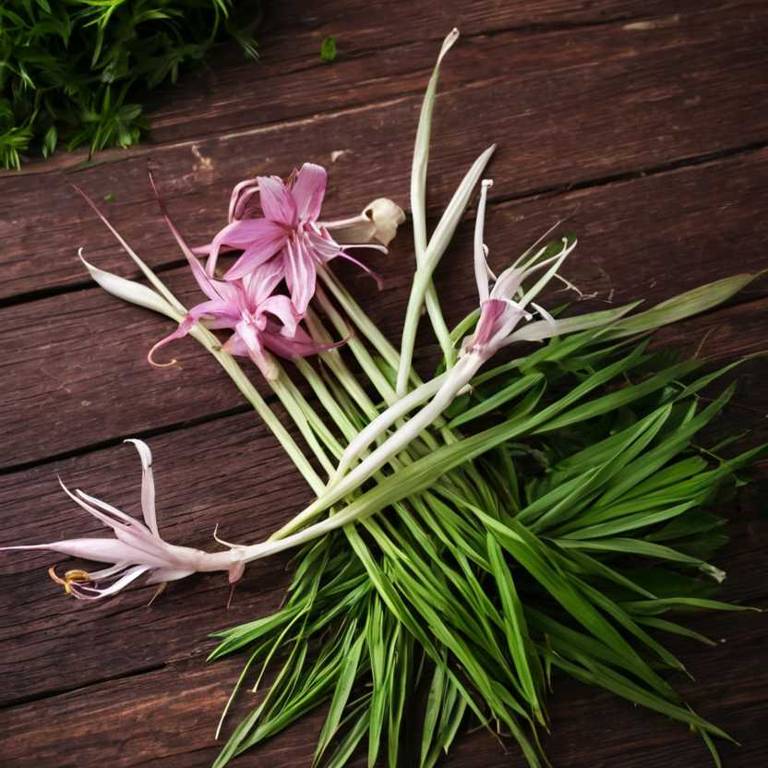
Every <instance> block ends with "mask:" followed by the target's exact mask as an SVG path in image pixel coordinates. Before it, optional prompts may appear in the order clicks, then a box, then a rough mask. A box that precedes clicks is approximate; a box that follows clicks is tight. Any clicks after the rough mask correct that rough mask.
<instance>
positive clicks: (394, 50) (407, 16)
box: [67, 0, 723, 166]
mask: <svg viewBox="0 0 768 768" xmlns="http://www.w3.org/2000/svg"><path fill="white" fill-rule="evenodd" d="M708 5H709V7H708V8H707V9H706V10H707V12H709V13H713V12H715V13H717V12H720V13H722V12H723V9H722V4H719V3H718V4H716V3H711V2H710V3H708ZM669 10H670V9H669V4H668V3H665V2H664V0H648V1H647V2H644V3H638V2H633V1H632V0H605V1H604V2H601V3H600V5H599V7H596V6H594V5H593V4H592V3H590V2H578V3H563V2H561V0H533V1H531V0H524V1H523V2H515V3H503V2H488V1H487V0H481V2H473V3H470V4H467V3H464V2H461V1H460V0H448V2H441V3H432V2H415V3H400V4H399V5H398V7H397V11H396V13H394V14H393V12H392V9H391V7H390V6H387V5H376V6H372V5H371V4H370V3H367V2H364V0H354V1H353V2H349V1H348V0H335V2H306V0H293V1H292V2H281V3H277V4H273V5H272V6H271V7H267V8H265V18H264V22H263V27H262V30H261V32H260V35H259V37H260V44H259V60H258V62H257V63H255V64H254V63H253V62H249V61H245V60H244V59H243V57H242V56H240V55H239V52H238V51H237V46H235V45H232V44H230V45H226V46H223V48H224V50H222V51H221V52H219V53H217V55H216V56H215V57H214V58H213V59H212V61H211V63H210V66H208V67H205V68H201V69H200V71H199V72H197V73H193V74H190V75H189V76H188V77H187V78H185V79H183V80H182V82H181V83H180V85H177V86H176V87H174V88H172V89H171V88H169V89H165V90H163V91H162V92H159V93H158V94H157V96H156V97H155V98H154V99H153V102H154V103H155V104H157V108H155V109H152V111H151V118H150V119H151V121H152V133H151V137H150V140H151V142H152V143H166V142H169V141H180V140H182V139H185V138H190V137H194V136H201V135H202V134H204V133H220V132H226V131H232V130H237V129H242V128H243V127H245V126H254V125H264V124H267V123H275V122H281V121H283V120H288V119H295V118H296V117H300V116H306V115H308V114H313V113H315V112H327V111H329V110H331V109H333V108H342V107H350V106H355V105H363V104H366V103H368V102H369V101H370V100H371V97H372V96H373V94H374V92H375V96H376V99H377V100H379V101H380V100H382V98H384V97H386V96H402V95H404V94H406V93H409V92H413V91H414V89H415V90H416V91H419V90H420V89H421V88H423V83H421V82H420V80H419V78H418V77H417V78H414V77H413V76H412V75H413V70H414V69H416V68H419V69H421V70H422V72H421V74H422V75H423V72H424V71H426V70H427V69H428V68H429V67H430V66H431V65H432V59H431V57H433V56H434V54H435V51H437V49H438V48H439V46H440V42H441V40H442V38H443V37H444V36H445V34H447V32H448V31H449V30H450V29H451V28H452V27H454V26H457V27H458V28H459V29H460V30H461V34H462V44H464V43H465V42H466V41H468V40H470V39H471V38H473V37H476V36H478V35H480V36H485V38H486V39H485V40H484V44H485V45H490V46H494V41H493V39H492V38H491V37H490V36H499V35H501V34H503V33H512V34H514V35H515V36H517V37H518V38H519V37H522V36H538V35H541V34H544V33H547V32H558V31H565V30H576V29H582V28H584V27H589V26H593V25H604V24H615V25H616V27H617V29H619V28H622V27H626V26H627V25H629V27H630V31H631V30H633V29H634V30H636V31H637V30H638V29H639V30H642V29H643V28H644V27H645V28H647V29H652V28H656V27H662V26H669V25H681V24H682V25H684V24H685V23H686V20H687V17H689V16H692V15H695V14H697V13H701V11H702V10H705V9H704V8H703V6H702V3H701V2H694V1H692V0H686V2H678V3H676V5H675V9H674V11H675V12H674V14H670V13H669ZM327 36H333V37H334V38H335V39H336V44H337V58H336V60H335V61H334V63H333V66H328V65H327V64H325V63H323V62H322V61H321V60H320V56H319V53H320V45H321V43H322V41H323V39H324V38H325V37H327ZM526 64H528V62H524V64H523V66H526ZM372 66H374V67H375V68H376V74H375V75H373V76H372V74H371V67H372ZM467 76H469V73H466V74H465V75H464V76H463V77H464V79H466V77H467ZM254 86H255V89H254ZM254 91H256V92H254ZM71 164H72V162H71V160H70V162H69V163H67V165H70V166H71Z"/></svg>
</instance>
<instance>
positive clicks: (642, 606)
mask: <svg viewBox="0 0 768 768" xmlns="http://www.w3.org/2000/svg"><path fill="white" fill-rule="evenodd" d="M642 323H643V321H642V320H640V321H627V323H626V327H627V328H628V329H632V330H635V329H638V330H639V329H640V326H641V325H642ZM620 329H621V326H618V327H617V326H615V325H614V326H613V330H612V331H609V332H608V333H606V332H605V331H604V330H594V329H590V330H587V331H584V332H581V333H576V334H573V335H571V336H567V337H563V338H559V339H553V340H551V341H550V342H548V343H547V344H546V345H545V346H543V347H542V348H541V349H540V350H539V351H537V352H535V353H534V354H532V355H529V356H528V357H526V358H520V359H518V360H516V361H513V362H512V363H509V364H505V365H501V366H498V367H497V368H496V369H493V370H491V371H488V372H486V373H484V374H482V375H481V376H479V377H478V381H479V383H478V384H477V385H476V386H475V387H474V388H473V390H472V393H471V395H468V396H467V397H466V398H465V399H464V401H463V402H462V405H461V407H460V408H459V409H458V411H457V412H456V413H455V414H454V415H453V420H452V422H451V424H450V426H449V427H448V428H450V429H452V434H453V439H452V440H451V441H449V442H448V444H447V445H445V446H444V447H442V448H439V449H437V450H435V451H432V452H429V453H427V454H426V455H425V456H423V457H422V458H420V459H417V460H416V461H414V462H413V463H412V464H410V465H409V466H407V467H405V468H403V469H400V470H398V471H397V472H393V473H391V474H388V475H387V476H386V477H384V478H383V479H381V480H380V481H379V482H378V483H377V486H374V487H373V488H372V489H371V490H369V491H365V492H364V493H363V495H362V496H361V497H359V498H364V497H365V496H366V495H369V494H372V493H375V492H380V491H377V490H376V489H377V488H378V489H381V488H382V487H385V488H386V487H387V486H388V484H389V485H392V487H393V488H395V487H397V488H402V489H404V492H403V494H402V495H401V494H400V493H398V494H397V497H399V500H398V498H396V497H395V496H391V495H390V496H388V497H387V498H388V499H389V503H388V504H387V506H386V507H385V508H384V509H383V513H382V514H380V515H376V516H375V517H368V518H366V519H365V520H363V521H362V522H361V523H359V524H358V525H349V526H347V527H346V528H344V529H342V530H340V531H336V532H334V533H332V534H330V535H328V536H325V537H323V538H322V539H319V540H317V541H315V542H313V543H312V545H311V546H308V547H307V548H306V549H305V550H304V551H303V552H301V553H300V555H299V556H298V557H297V563H298V567H297V569H296V571H295V576H294V580H293V584H292V586H291V588H290V591H289V595H288V598H287V599H286V601H285V603H284V604H283V606H282V607H281V608H280V609H279V610H278V611H277V612H275V613H274V614H272V615H270V616H267V617H264V618H262V619H258V620H256V621H254V622H251V623H249V624H244V625H242V626H239V627H235V628H233V629H231V630H228V631H225V632H222V633H220V635H219V640H220V643H219V646H218V647H217V649H216V650H215V651H214V652H213V654H212V658H219V657H221V656H224V655H227V654H230V653H232V652H234V651H242V650H247V651H248V653H249V660H248V664H247V667H246V673H245V676H246V677H248V676H252V677H255V678H256V679H258V680H262V679H263V678H262V676H263V675H264V669H263V668H262V669H260V670H259V671H255V670H253V669H252V667H251V665H252V664H254V663H255V662H260V663H261V664H262V665H263V666H264V667H267V668H268V667H271V666H272V665H274V666H275V669H274V670H273V674H274V677H273V679H272V683H271V686H270V687H269V689H268V691H267V693H266V694H265V695H264V696H263V698H262V699H261V700H260V701H259V703H257V704H255V705H254V708H253V710H252V712H251V714H250V716H248V717H247V718H246V719H245V720H244V721H243V722H242V723H241V724H240V725H239V726H238V727H237V728H236V729H235V731H234V732H233V733H232V735H231V736H230V738H229V740H228V742H227V743H226V745H225V747H224V748H223V750H222V752H221V754H220V756H219V758H218V760H217V761H216V764H215V765H216V766H217V768H221V767H222V766H224V765H226V764H227V763H228V762H229V761H230V759H232V758H233V757H234V756H236V755H238V754H240V753H242V752H243V751H245V750H246V749H248V748H250V747H252V746H254V745H256V744H258V743H260V742H262V741H263V740H265V739H267V738H269V737H270V736H271V735H273V734H275V733H277V732H278V731H279V730H281V729H282V728H284V727H285V726H287V725H288V724H289V723H291V722H293V721H295V720H296V719H297V718H299V717H300V716H302V715H303V714H305V713H307V712H309V711H310V710H312V709H314V708H316V707H318V706H320V705H321V704H326V705H327V706H328V709H327V715H326V720H325V725H324V726H323V729H322V731H321V736H320V739H319V742H318V746H317V752H316V763H317V764H323V765H330V766H342V765H345V764H346V763H347V762H348V761H349V759H350V758H351V756H352V755H353V753H354V752H355V751H356V750H357V748H358V747H360V746H361V745H363V744H364V743H365V742H367V752H368V758H369V759H368V764H369V765H371V766H372V765H373V764H374V762H376V761H377V760H379V761H383V760H385V761H386V764H387V765H389V766H393V767H394V766H397V765H403V764H408V765H418V766H421V767H423V768H431V766H434V765H435V764H436V763H437V762H438V760H439V759H440V756H441V755H443V754H444V753H445V752H446V751H447V750H448V749H449V747H450V745H451V743H452V742H453V740H454V738H455V737H456V734H457V732H458V730H459V728H460V727H461V725H462V724H467V723H468V722H469V721H473V722H474V724H475V725H478V724H479V725H482V726H483V727H485V728H487V729H489V730H492V731H494V732H497V733H499V734H501V735H504V736H511V737H512V738H513V739H515V740H516V741H517V743H518V744H519V746H520V749H521V750H522V753H523V755H524V757H525V759H526V760H527V763H528V764H529V765H530V766H543V765H546V764H547V763H546V758H545V757H544V756H543V753H542V750H541V747H540V744H539V740H538V731H539V730H540V729H541V728H542V727H543V728H546V726H547V716H546V697H547V694H548V692H549V691H550V690H551V688H552V686H553V685H556V682H557V676H556V675H555V673H559V674H564V675H570V676H572V677H574V678H576V679H578V680H581V681H583V682H586V683H589V684H591V685H596V686H599V687H602V688H604V689H606V690H608V691H610V692H612V693H614V694H616V695H617V696H620V697H622V698H625V699H627V700H629V701H631V702H633V703H635V704H638V705H641V706H644V707H647V708H649V709H651V710H654V711H656V712H659V713H660V714H663V715H665V716H667V717H669V718H672V719H674V720H678V721H680V722H681V723H684V724H685V725H687V726H688V727H689V728H690V729H691V730H692V731H694V732H696V733H698V734H699V735H700V736H701V737H702V738H703V740H704V743H705V746H706V748H708V749H710V750H711V751H712V753H713V755H714V756H715V758H716V755H717V752H716V749H715V745H714V742H713V740H712V737H718V738H724V739H728V738H729V737H728V735H727V734H726V733H724V732H723V731H722V730H720V729H719V728H717V726H715V725H713V724H711V723H709V722H707V721H706V720H705V719H703V718H702V717H700V716H699V715H697V714H696V713H694V712H693V711H692V710H691V709H690V708H689V707H688V706H687V705H686V704H685V703H684V702H683V701H682V700H681V698H680V696H679V695H678V694H677V692H676V691H675V690H674V688H673V687H672V685H671V684H670V682H669V680H668V675H669V673H672V672H684V671H685V668H684V666H683V664H682V662H681V661H680V660H679V659H678V658H676V657H675V656H674V655H673V654H672V653H671V652H670V651H668V650H667V648H666V647H665V646H664V644H663V636H664V635H665V634H666V635H669V634H673V635H682V636H685V637H688V638H690V639H693V640H698V641H700V642H704V643H710V642H711V641H710V640H709V639H708V638H706V637H704V636H702V635H700V634H699V633H696V632H695V631H692V630H690V629H688V628H687V627H686V626H685V625H684V624H682V623H678V621H681V620H682V617H683V615H684V613H683V612H684V611H685V610H691V609H708V610H743V609H742V608H740V607H739V606H732V605H728V604H724V603H720V602H718V601H716V600H713V599H712V598H711V597H710V595H711V593H712V592H713V590H714V589H715V588H716V587H717V584H718V583H719V581H720V580H721V579H722V577H723V575H724V574H723V573H722V572H721V571H720V570H719V569H718V568H716V567H715V566H713V565H712V564H711V563H709V562H708V559H709V558H710V557H711V556H712V555H713V554H714V553H715V552H716V550H717V549H718V548H719V546H721V545H722V543H723V542H724V537H723V535H722V530H723V522H724V521H723V520H722V519H721V518H720V517H719V516H718V515H717V513H716V512H715V509H716V505H715V503H716V500H717V498H718V496H719V493H720V491H721V489H722V488H723V487H725V486H730V487H735V486H736V485H738V484H739V483H740V479H739V476H740V474H741V472H742V471H743V469H744V468H745V467H746V466H748V465H749V464H750V463H751V462H752V461H754V460H755V458H757V457H758V456H759V455H761V454H762V453H764V452H765V449H764V448H756V449H753V450H750V451H747V452H745V453H742V454H736V455H734V456H732V457H731V458H724V457H723V458H715V457H714V455H713V454H714V452H709V451H705V450H703V449H702V448H701V447H700V446H701V443H702V439H701V432H702V430H704V429H705V428H706V427H707V425H708V424H710V423H711V422H712V420H713V419H715V418H716V417H717V416H718V414H719V413H720V412H721V410H722V409H723V408H724V407H725V405H726V404H727V403H728V401H729V399H730V397H731V395H732V392H733V388H732V387H729V388H726V389H725V390H724V391H723V392H722V394H720V395H719V396H718V397H715V398H714V400H710V399H707V400H704V399H701V398H700V397H699V392H700V390H701V389H702V388H703V387H705V386H709V385H710V384H712V383H713V382H715V381H716V379H717V378H718V377H719V376H721V375H723V374H724V373H726V372H728V371H729V370H730V369H731V368H732V367H733V366H726V367H725V368H723V369H721V370H719V371H715V372H709V373H705V374H701V373H700V372H699V371H700V368H701V365H702V364H701V362H700V361H695V360H693V361H692V360H687V361H682V362H678V361H676V360H674V359H671V356H670V354H669V353H668V352H663V353H659V352H649V351H648V349H647V346H646V344H645V343H644V342H643V341H639V340H638V339H637V338H636V337H635V338H633V339H632V340H630V341H629V342H627V341H624V342H617V341H616V337H618V336H620V335H621V333H620ZM480 380H482V381H480ZM349 413H350V414H351V417H352V418H355V419H356V420H357V421H359V422H360V423H361V424H362V423H365V416H364V414H362V413H359V412H356V411H355V408H354V405H350V410H349ZM458 425H461V427H462V429H465V428H466V429H469V428H472V429H473V431H472V433H471V434H465V433H462V432H459V431H458V430H457V429H456V427H457V426H458ZM432 464H435V466H440V467H442V468H443V471H442V472H441V473H440V474H439V477H438V479H437V480H435V475H434V473H433V474H431V475H429V477H430V479H429V481H428V482H426V483H425V482H420V481H419V480H418V479H419V478H424V477H425V476H427V475H425V470H424V468H426V467H428V466H432ZM427 474H428V473H427ZM673 612H677V613H679V614H680V616H681V618H680V619H678V620H677V621H672V620H670V619H668V618H666V615H667V614H668V613H673ZM249 670H250V671H249ZM406 723H407V724H408V725H407V727H408V730H409V734H410V737H409V743H411V744H415V745H416V749H415V752H410V753H409V754H408V755H407V756H406V755H404V753H403V749H404V747H403V746H402V744H403V743H404V739H403V732H402V729H403V728H404V727H405V724H406ZM414 736H415V738H414ZM377 764H378V763H377ZM382 764H383V763H382Z"/></svg>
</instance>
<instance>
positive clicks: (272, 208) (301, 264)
mask: <svg viewBox="0 0 768 768" xmlns="http://www.w3.org/2000/svg"><path fill="white" fill-rule="evenodd" d="M326 184H327V173H326V171H325V168H323V167H322V166H319V165H315V164H314V163H304V165H303V166H302V167H301V169H300V170H299V171H298V172H294V173H293V174H292V175H291V177H290V178H289V179H288V181H287V182H284V181H283V180H282V179H281V178H279V177H278V176H260V177H258V178H256V179H247V180H245V181H242V182H240V183H239V184H237V185H236V186H235V188H234V189H233V191H232V198H231V200H230V206H229V224H227V226H226V227H224V228H223V229H222V230H221V231H220V232H219V233H218V234H217V235H216V236H215V237H214V238H213V240H212V241H211V242H210V243H209V244H208V245H206V246H202V247H201V248H198V249H196V251H197V252H198V253H201V254H207V255H208V260H207V263H206V272H207V273H208V275H209V276H213V274H214V270H215V268H216V262H217V260H218V256H219V253H220V252H221V251H222V249H229V250H240V251H242V253H241V255H240V257H239V258H238V259H237V261H236V262H235V264H234V265H233V266H232V267H231V268H230V269H229V271H228V272H227V273H226V274H225V275H224V279H225V280H238V279H241V278H243V277H245V276H246V275H248V274H249V273H251V272H253V271H254V270H256V269H257V268H259V267H260V266H262V265H263V264H265V263H267V262H268V261H270V260H271V259H273V258H274V259H276V260H277V261H278V263H279V265H280V267H281V270H282V276H283V277H284V278H285V281H286V283H287V285H288V290H289V292H290V295H291V299H292V301H293V304H294V307H295V308H296V312H297V313H298V314H299V315H303V314H304V313H305V312H306V309H307V306H308V304H309V301H310V299H311V298H312V296H313V295H314V292H315V285H316V279H317V268H318V266H320V265H323V264H325V263H327V262H328V261H330V260H331V259H333V258H336V257H341V258H345V259H347V260H349V261H352V262H354V263H355V264H357V265H358V266H360V267H361V268H362V269H364V270H365V271H367V272H369V274H372V275H373V273H372V272H371V270H369V269H368V268H367V267H366V266H365V265H363V264H361V263H360V262H359V261H358V260H357V259H354V258H353V257H352V256H350V255H349V253H347V250H348V249H350V248H355V247H361V246H363V247H369V248H376V249H378V250H381V251H383V252H385V253H386V246H387V245H388V244H389V242H390V240H391V239H392V238H393V237H394V234H395V232H396V230H397V226H398V225H399V224H400V223H402V221H403V220H404V219H405V214H404V213H403V211H402V210H401V209H400V208H399V207H398V206H396V205H395V204H394V203H392V202H391V201H389V200H384V199H380V200H375V201H374V202H373V203H371V205H370V206H368V208H366V210H365V211H364V212H363V213H362V214H360V215H359V216H356V217H352V218H347V219H341V220H339V221H337V222H332V221H328V222H322V221H320V220H319V216H320V209H321V207H322V203H323V199H324V197H325V189H326ZM257 193H258V198H259V203H260V207H261V212H262V214H263V216H262V217H258V218H256V217H254V213H255V209H256V206H255V200H256V194H257ZM334 231H337V232H338V233H340V234H341V235H343V236H346V237H352V238H354V239H355V240H356V242H351V243H346V244H340V243H339V242H337V240H335V239H334V237H333V233H334ZM374 241H376V242H374ZM374 277H376V276H375V275H374ZM377 280H378V278H377Z"/></svg>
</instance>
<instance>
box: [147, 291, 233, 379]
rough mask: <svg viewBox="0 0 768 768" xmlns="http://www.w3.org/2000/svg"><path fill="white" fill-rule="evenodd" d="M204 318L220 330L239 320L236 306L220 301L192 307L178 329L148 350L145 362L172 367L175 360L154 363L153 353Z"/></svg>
mask: <svg viewBox="0 0 768 768" xmlns="http://www.w3.org/2000/svg"><path fill="white" fill-rule="evenodd" d="M206 316H207V317H211V318H213V319H214V320H217V321H219V322H218V323H217V325H218V326H219V327H220V328H231V327H232V326H233V324H234V323H235V322H237V320H238V319H239V317H240V312H239V309H238V307H237V306H234V305H232V304H228V303H225V302H223V301H221V300H220V299H214V300H212V301H204V302H202V303H201V304H198V305H197V306H196V307H192V309H190V310H189V312H187V314H186V315H184V317H183V318H182V320H181V322H180V323H179V327H178V328H177V329H176V330H175V331H173V332H172V333H169V334H168V335H167V336H165V337H164V338H162V339H160V341H158V342H157V343H156V344H155V345H154V346H153V347H152V349H150V350H149V352H148V353H147V360H148V361H149V364H150V365H154V366H155V367H156V368H165V367H167V366H169V365H173V364H174V363H175V362H176V361H175V360H171V361H170V362H168V363H158V362H155V360H154V356H155V352H157V350H158V349H160V348H161V347H164V346H165V345H166V344H170V343H171V342H172V341H175V340H176V339H181V338H183V337H184V336H186V335H187V334H188V333H189V332H190V330H191V329H192V326H193V325H194V324H195V323H196V322H197V321H198V320H200V319H201V318H203V317H206Z"/></svg>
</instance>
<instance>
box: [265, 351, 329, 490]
mask: <svg viewBox="0 0 768 768" xmlns="http://www.w3.org/2000/svg"><path fill="white" fill-rule="evenodd" d="M278 370H279V374H278V377H277V378H276V379H268V380H267V382H268V384H269V385H270V387H271V388H272V391H273V392H274V393H275V394H276V395H277V396H278V398H280V402H281V403H282V404H283V406H284V407H285V409H286V411H288V415H289V416H290V417H291V418H292V419H293V421H294V423H295V424H296V427H297V428H298V430H299V432H300V433H301V435H302V437H303V438H304V439H305V440H306V442H307V445H308V446H309V447H310V448H311V449H312V452H313V453H314V454H315V456H316V457H317V460H318V461H319V462H320V464H321V465H322V467H323V469H324V470H325V471H326V472H327V473H328V474H329V475H333V473H334V470H335V467H334V465H333V462H332V461H331V460H330V459H329V458H328V455H327V454H326V452H325V450H324V448H323V446H322V445H320V443H319V442H318V440H317V436H316V435H315V432H314V431H313V428H312V426H310V422H309V419H310V418H312V417H311V416H309V411H312V409H311V408H310V407H309V405H308V404H307V410H305V409H304V408H303V407H302V405H301V404H300V402H299V399H298V398H297V397H296V391H295V388H294V387H293V384H292V382H291V381H290V380H289V379H288V375H287V374H286V373H285V370H284V369H283V368H282V366H278ZM302 399H303V398H302ZM304 402H305V403H306V401H304ZM312 413H314V411H312ZM317 421H318V422H319V423H320V424H322V421H321V420H320V419H317ZM323 485H325V484H323Z"/></svg>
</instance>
